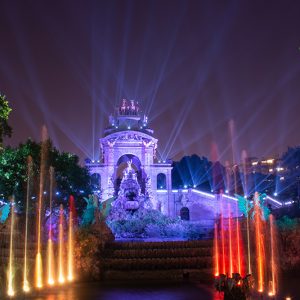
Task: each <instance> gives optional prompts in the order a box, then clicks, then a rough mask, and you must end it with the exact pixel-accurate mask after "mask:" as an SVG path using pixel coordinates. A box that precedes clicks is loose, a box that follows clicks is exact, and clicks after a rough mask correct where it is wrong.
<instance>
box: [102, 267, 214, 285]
mask: <svg viewBox="0 0 300 300" xmlns="http://www.w3.org/2000/svg"><path fill="white" fill-rule="evenodd" d="M213 278H214V277H213V270H212V269H209V268H208V269H201V270H199V269H169V270H132V271H130V272H128V271H120V270H107V271H106V272H105V273H104V274H103V279H104V280H108V281H113V280H118V281H130V282H132V281H140V280H147V281H148V280H180V281H181V280H184V279H189V280H197V281H198V282H202V283H204V282H205V283H208V282H209V283H211V282H213Z"/></svg>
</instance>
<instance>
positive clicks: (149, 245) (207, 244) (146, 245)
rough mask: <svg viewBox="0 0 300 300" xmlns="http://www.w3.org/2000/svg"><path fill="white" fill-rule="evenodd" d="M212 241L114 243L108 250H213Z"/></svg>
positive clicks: (109, 244) (108, 246) (108, 244)
mask: <svg viewBox="0 0 300 300" xmlns="http://www.w3.org/2000/svg"><path fill="white" fill-rule="evenodd" d="M212 246H213V241H212V240H201V241H172V242H113V243H107V244H106V248H107V249H111V250H117V249H119V250H122V249H128V250H130V249H179V248H184V249H185V248H197V249H199V248H211V247H212Z"/></svg>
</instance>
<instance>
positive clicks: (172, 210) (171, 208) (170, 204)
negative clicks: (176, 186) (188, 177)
mask: <svg viewBox="0 0 300 300" xmlns="http://www.w3.org/2000/svg"><path fill="white" fill-rule="evenodd" d="M166 180H167V191H168V195H167V199H168V215H169V216H170V217H174V216H175V203H174V198H173V197H172V177H171V168H169V169H168V170H167V173H166Z"/></svg>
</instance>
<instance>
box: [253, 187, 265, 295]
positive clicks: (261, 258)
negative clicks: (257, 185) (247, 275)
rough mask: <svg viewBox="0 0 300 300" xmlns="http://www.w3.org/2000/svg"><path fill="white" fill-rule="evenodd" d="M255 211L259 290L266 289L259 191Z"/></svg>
mask: <svg viewBox="0 0 300 300" xmlns="http://www.w3.org/2000/svg"><path fill="white" fill-rule="evenodd" d="M254 197H255V198H254V211H255V244H256V256H257V257H256V260H257V277H258V278H257V280H258V291H259V292H263V291H264V250H263V247H264V245H263V240H262V239H263V232H262V219H261V209H260V207H259V201H258V198H259V196H258V193H257V192H256V193H255V196H254Z"/></svg>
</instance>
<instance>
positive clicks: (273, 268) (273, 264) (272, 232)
mask: <svg viewBox="0 0 300 300" xmlns="http://www.w3.org/2000/svg"><path fill="white" fill-rule="evenodd" d="M274 227H275V224H274V217H273V215H270V239H271V241H270V244H271V245H270V247H271V291H270V293H272V295H273V296H275V295H276V292H277V264H276V244H277V243H276V234H275V228H274Z"/></svg>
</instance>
